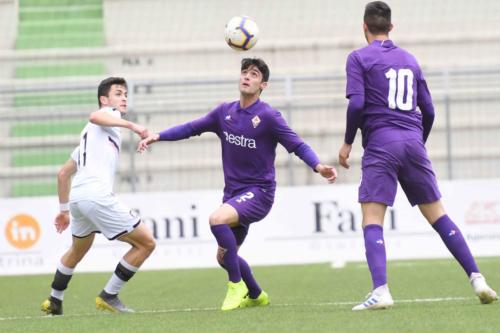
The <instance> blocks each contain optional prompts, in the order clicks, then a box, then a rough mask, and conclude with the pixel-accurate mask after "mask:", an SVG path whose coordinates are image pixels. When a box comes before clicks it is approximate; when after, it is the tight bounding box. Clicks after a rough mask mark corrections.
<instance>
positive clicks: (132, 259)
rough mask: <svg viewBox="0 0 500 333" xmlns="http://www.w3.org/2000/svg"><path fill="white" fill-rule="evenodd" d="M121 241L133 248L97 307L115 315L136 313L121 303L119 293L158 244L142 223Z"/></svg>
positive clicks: (98, 300)
mask: <svg viewBox="0 0 500 333" xmlns="http://www.w3.org/2000/svg"><path fill="white" fill-rule="evenodd" d="M119 240H120V241H123V242H126V243H129V244H130V245H132V248H131V249H130V250H129V251H128V252H127V253H126V254H125V255H124V256H123V258H122V259H121V260H120V262H119V263H118V265H117V266H116V269H115V272H114V273H113V275H112V276H111V278H110V279H109V281H108V283H107V284H106V286H105V287H104V289H103V290H102V291H101V293H100V294H99V296H98V297H97V298H96V307H97V308H98V309H99V310H106V311H110V312H113V313H118V312H134V311H133V310H132V309H130V308H128V307H126V306H125V305H124V304H123V303H122V302H121V301H120V299H119V298H118V293H119V292H120V290H121V289H122V287H123V286H124V285H125V283H126V282H127V281H128V280H130V279H131V278H132V277H133V276H134V274H135V273H136V272H137V270H138V269H139V267H140V266H141V265H142V263H143V262H144V261H145V260H146V259H147V258H148V257H149V255H150V254H151V253H152V252H153V250H154V248H155V245H156V243H155V240H154V238H153V235H152V234H151V231H150V230H149V229H148V227H147V226H146V225H145V224H144V223H140V224H139V225H138V226H137V227H136V228H135V229H134V230H133V231H132V232H130V233H128V234H125V235H123V236H121V237H120V238H119Z"/></svg>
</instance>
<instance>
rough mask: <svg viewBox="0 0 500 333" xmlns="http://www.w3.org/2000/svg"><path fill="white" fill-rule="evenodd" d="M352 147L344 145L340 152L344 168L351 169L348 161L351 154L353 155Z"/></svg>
mask: <svg viewBox="0 0 500 333" xmlns="http://www.w3.org/2000/svg"><path fill="white" fill-rule="evenodd" d="M351 149H352V145H350V144H347V143H344V144H343V145H342V147H340V150H339V164H340V165H342V166H343V167H344V168H346V169H349V164H348V163H347V160H348V159H349V154H351Z"/></svg>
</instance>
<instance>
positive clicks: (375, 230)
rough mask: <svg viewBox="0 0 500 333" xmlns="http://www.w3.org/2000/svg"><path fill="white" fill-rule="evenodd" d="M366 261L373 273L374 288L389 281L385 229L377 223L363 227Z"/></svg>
mask: <svg viewBox="0 0 500 333" xmlns="http://www.w3.org/2000/svg"><path fill="white" fill-rule="evenodd" d="M363 235H364V238H365V249H366V262H367V263H368V267H369V268H370V273H371V275H372V282H373V290H375V289H376V288H378V287H380V286H383V285H384V284H386V283H387V270H386V256H385V242H384V229H383V228H382V227H381V226H380V225H377V224H369V225H367V226H366V227H365V228H364V229H363Z"/></svg>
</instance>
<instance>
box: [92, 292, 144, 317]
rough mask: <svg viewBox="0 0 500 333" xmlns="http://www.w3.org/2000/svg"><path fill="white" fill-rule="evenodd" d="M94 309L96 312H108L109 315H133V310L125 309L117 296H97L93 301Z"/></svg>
mask: <svg viewBox="0 0 500 333" xmlns="http://www.w3.org/2000/svg"><path fill="white" fill-rule="evenodd" d="M95 307H96V309H97V310H102V311H109V312H111V313H133V312H135V311H134V310H132V309H130V308H127V307H126V306H125V304H123V303H122V302H121V301H120V299H119V298H118V296H114V297H111V298H106V297H102V295H99V296H97V297H96V299H95Z"/></svg>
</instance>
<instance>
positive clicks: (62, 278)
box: [41, 234, 95, 315]
mask: <svg viewBox="0 0 500 333" xmlns="http://www.w3.org/2000/svg"><path fill="white" fill-rule="evenodd" d="M94 236H95V234H91V235H89V236H87V237H85V238H77V237H73V242H72V243H71V247H70V248H69V250H68V251H66V253H65V254H64V255H63V256H62V257H61V262H60V264H59V266H58V267H57V270H56V273H55V274H54V279H53V281H52V291H51V293H50V296H49V298H48V299H46V300H45V301H44V302H43V303H42V307H41V309H42V311H43V312H45V313H46V314H49V315H62V314H63V306H62V302H63V298H64V290H66V288H67V287H68V284H69V281H70V280H71V278H72V276H73V271H74V269H75V267H76V265H77V264H78V263H79V262H80V261H81V260H82V259H83V257H84V256H85V254H87V252H88V250H89V249H90V247H91V246H92V243H93V242H94Z"/></svg>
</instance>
